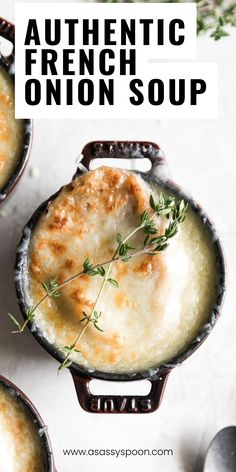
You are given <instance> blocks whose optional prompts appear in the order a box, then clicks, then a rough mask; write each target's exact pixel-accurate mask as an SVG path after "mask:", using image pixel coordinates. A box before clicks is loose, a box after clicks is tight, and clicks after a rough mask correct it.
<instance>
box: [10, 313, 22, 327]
mask: <svg viewBox="0 0 236 472" xmlns="http://www.w3.org/2000/svg"><path fill="white" fill-rule="evenodd" d="M8 316H9V317H10V318H11V320H12V321H13V323H15V325H16V326H17V328H19V331H20V330H21V325H20V323H19V322H18V321H17V319H16V318H15V317H14V316H13V315H12V314H11V313H8Z"/></svg>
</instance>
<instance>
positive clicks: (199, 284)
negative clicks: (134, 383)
mask: <svg viewBox="0 0 236 472" xmlns="http://www.w3.org/2000/svg"><path fill="white" fill-rule="evenodd" d="M160 190H161V189H158V188H157V187H155V188H153V189H151V188H150V187H149V186H148V185H147V184H146V182H145V181H144V180H143V179H142V178H141V177H138V176H137V175H135V174H133V173H132V172H128V171H125V170H118V169H111V168H108V167H101V168H99V169H97V170H94V171H90V172H88V173H86V174H84V175H83V176H81V177H79V178H76V179H75V180H74V181H73V182H72V183H70V184H69V185H67V186H65V187H64V188H63V189H62V190H61V191H60V193H59V195H58V196H57V197H56V198H55V200H53V201H52V202H51V203H50V204H49V205H48V208H47V211H46V212H45V213H44V214H43V215H42V216H41V217H40V219H39V221H38V223H37V225H36V227H35V228H34V231H33V234H32V237H31V242H30V256H29V279H30V294H31V298H32V302H33V303H35V302H36V301H38V300H40V298H41V297H42V296H43V295H44V293H45V292H44V290H43V288H42V285H41V282H42V281H43V282H46V281H48V280H49V279H50V278H53V277H57V280H58V282H59V283H60V282H62V281H63V280H65V279H67V278H68V277H70V276H71V275H73V274H75V273H77V272H79V271H80V270H81V269H82V265H83V262H84V260H85V259H86V257H88V256H90V257H91V258H92V261H93V263H94V264H97V263H101V262H103V261H106V260H107V259H109V258H110V257H111V256H112V254H113V253H114V251H115V249H116V247H117V242H116V235H117V232H119V233H121V235H122V237H123V239H124V237H126V236H127V235H128V234H129V233H130V232H131V231H132V230H133V229H134V228H136V227H137V226H138V225H139V223H140V215H141V213H142V212H143V211H144V210H147V209H148V210H150V211H151V209H150V207H149V197H150V193H153V194H154V196H155V194H158V193H159V191H160ZM156 198H157V195H156ZM165 222H166V220H165ZM157 224H158V227H159V229H160V233H161V234H162V233H163V229H164V226H165V224H166V223H164V220H163V219H159V221H157ZM144 237H145V234H144V233H143V231H142V230H141V231H139V232H138V233H136V235H135V236H134V237H133V238H132V239H131V240H130V241H129V242H130V243H131V245H132V246H134V247H135V248H137V249H139V248H140V247H142V244H143V240H144ZM110 276H111V277H112V278H114V279H116V280H117V282H118V284H119V287H118V288H114V287H113V286H111V285H110V284H106V286H105V289H104V291H103V295H102V297H101V299H100V301H99V303H98V306H97V311H98V312H100V311H101V312H102V315H101V318H100V320H99V326H100V327H101V328H102V329H103V331H104V332H99V331H98V330H96V329H95V328H94V326H93V325H92V324H91V323H90V324H89V325H88V328H87V330H86V331H85V333H84V335H83V337H82V338H81V340H80V342H79V344H78V346H77V348H78V349H79V350H80V353H79V352H78V353H74V354H73V359H74V360H75V361H77V362H78V363H80V364H83V365H85V366H86V367H88V368H91V369H99V370H102V371H104V372H105V371H107V372H135V371H140V370H142V369H146V368H150V367H152V366H154V365H157V364H159V363H162V362H163V361H167V360H169V359H171V358H172V357H173V356H174V355H176V354H177V353H178V352H180V351H181V350H183V348H184V347H186V345H188V344H189V342H190V341H191V340H192V339H193V338H194V336H195V335H196V334H197V333H198V332H199V330H200V328H201V327H202V326H203V324H204V323H205V322H206V320H207V319H208V318H209V315H210V310H211V308H212V304H213V301H214V296H215V284H216V280H215V258H214V255H213V251H212V244H211V241H210V239H209V235H208V233H207V232H206V229H205V228H204V225H203V224H202V223H201V222H199V219H198V217H197V216H196V215H195V214H193V212H192V211H191V210H190V211H189V212H188V216H187V219H186V221H185V222H184V223H183V224H182V225H180V228H179V232H178V234H177V235H176V236H175V237H174V238H172V239H171V241H170V246H169V247H168V248H167V250H166V251H164V252H162V253H159V254H158V255H155V256H148V255H141V256H139V257H137V258H133V259H131V260H129V261H128V262H120V261H118V262H115V263H114V264H113V266H112V270H111V275H110ZM102 280H103V279H102V278H101V277H100V276H93V277H91V276H88V275H82V276H81V277H80V278H78V279H76V280H74V281H73V282H71V283H70V284H68V285H67V286H65V287H64V288H63V289H62V294H61V296H60V297H59V298H53V299H52V298H50V299H49V298H48V299H47V300H46V301H45V302H43V304H42V305H41V306H40V307H39V309H38V310H37V312H36V325H37V326H38V328H39V329H40V330H41V332H42V333H43V335H44V337H46V338H47V340H48V341H49V342H50V343H51V344H52V345H54V346H56V347H59V348H61V347H63V346H65V345H66V346H68V345H70V344H72V343H73V342H74V340H75V338H76V336H77V335H78V333H79V332H80V330H81V328H82V327H83V323H81V321H80V320H81V319H82V318H83V311H85V312H86V313H90V311H91V309H92V307H93V304H94V302H95V300H96V296H97V294H98V291H99V288H100V286H101V283H102Z"/></svg>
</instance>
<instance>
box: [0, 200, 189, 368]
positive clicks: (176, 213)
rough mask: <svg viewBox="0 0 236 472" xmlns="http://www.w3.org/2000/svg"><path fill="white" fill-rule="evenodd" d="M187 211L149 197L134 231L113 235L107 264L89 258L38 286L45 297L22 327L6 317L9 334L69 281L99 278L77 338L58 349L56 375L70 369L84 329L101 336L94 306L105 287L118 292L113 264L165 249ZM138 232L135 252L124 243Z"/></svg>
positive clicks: (98, 313) (30, 310) (185, 206)
mask: <svg viewBox="0 0 236 472" xmlns="http://www.w3.org/2000/svg"><path fill="white" fill-rule="evenodd" d="M187 209H188V204H187V203H185V201H184V200H181V201H179V202H176V201H175V198H174V197H173V196H165V195H164V194H163V193H160V195H159V198H158V201H155V199H154V197H153V196H152V195H151V196H150V209H149V210H145V211H144V212H143V213H142V214H141V215H140V223H139V225H138V226H137V227H136V228H135V229H134V230H132V231H131V232H130V233H129V234H128V235H127V236H126V237H125V238H124V239H123V238H122V235H121V234H120V233H117V235H116V242H117V246H116V249H115V251H114V253H113V255H112V257H111V258H110V259H109V260H106V261H104V262H102V263H98V264H93V262H92V259H91V257H87V258H86V259H85V261H84V263H83V270H81V271H80V272H77V273H76V274H74V275H72V276H71V277H69V278H68V279H66V280H64V281H63V282H62V283H61V284H59V283H58V281H57V278H56V277H54V278H52V279H50V280H49V281H48V282H41V285H42V287H43V289H44V291H45V294H44V296H43V297H42V298H41V299H40V300H39V301H38V302H37V303H36V304H35V305H32V306H31V307H29V308H28V310H27V312H26V319H25V321H24V323H23V324H22V325H20V323H19V322H18V320H17V319H16V318H15V316H13V315H12V314H11V313H8V315H9V317H10V318H11V320H12V321H13V322H14V324H15V325H16V326H17V328H18V330H17V331H13V333H21V332H23V331H24V329H25V327H26V326H27V324H28V323H29V322H33V321H34V320H35V315H36V310H37V308H38V307H39V306H40V305H41V304H42V303H43V302H44V301H45V300H46V299H47V298H48V297H49V298H58V297H60V295H61V289H62V288H63V287H65V286H66V285H68V284H69V283H71V282H72V281H73V280H75V279H77V278H79V277H80V276H81V275H83V274H86V275H88V276H90V277H93V276H100V277H102V279H103V280H102V284H101V286H100V289H99V292H98V295H97V297H96V300H95V302H94V304H93V307H92V309H91V311H90V312H89V313H86V312H85V311H83V318H82V319H81V320H80V322H81V323H83V327H82V329H81V330H80V331H79V333H78V335H77V337H76V338H75V340H74V342H73V343H72V344H71V345H70V346H63V347H62V348H60V351H61V352H62V353H63V354H65V357H64V360H63V362H62V363H61V365H60V367H59V371H61V370H62V369H63V368H64V367H70V365H71V364H72V360H71V355H72V354H73V353H74V352H80V350H79V349H78V348H77V345H78V344H79V341H80V340H81V338H82V336H83V334H84V333H85V331H86V329H87V327H88V325H90V324H92V325H93V327H94V328H95V329H97V330H98V331H100V332H103V330H102V328H101V327H100V325H99V321H100V318H101V317H102V312H101V311H98V309H97V306H98V303H99V301H100V299H101V297H102V294H103V291H104V288H105V286H106V284H107V283H109V284H110V285H111V286H113V287H114V288H118V282H117V281H116V280H115V279H113V278H111V277H110V273H111V269H112V266H113V264H114V263H115V262H117V261H122V262H127V261H129V260H130V259H132V258H135V257H138V256H140V255H144V254H145V255H152V256H153V255H156V254H157V253H159V252H161V251H164V250H165V249H166V248H167V247H168V245H169V240H170V239H171V238H173V237H174V236H175V235H176V234H177V232H178V226H179V224H181V223H183V221H184V220H185V218H186V214H187ZM160 217H165V218H166V219H167V220H168V224H167V226H166V228H165V231H164V233H163V234H161V235H158V228H157V223H158V218H160ZM140 230H142V231H143V233H144V235H145V238H144V240H143V245H142V247H141V249H139V250H136V248H135V247H133V246H131V245H130V244H128V241H129V240H130V239H131V238H133V237H134V235H135V234H136V233H137V232H139V231H140ZM105 266H108V267H107V269H105Z"/></svg>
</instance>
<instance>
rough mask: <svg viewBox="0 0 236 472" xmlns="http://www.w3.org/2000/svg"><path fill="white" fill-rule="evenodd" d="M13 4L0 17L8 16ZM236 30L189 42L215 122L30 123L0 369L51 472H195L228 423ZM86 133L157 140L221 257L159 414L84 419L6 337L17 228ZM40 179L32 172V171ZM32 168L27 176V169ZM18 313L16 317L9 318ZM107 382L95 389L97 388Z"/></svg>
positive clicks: (5, 273)
mask: <svg viewBox="0 0 236 472" xmlns="http://www.w3.org/2000/svg"><path fill="white" fill-rule="evenodd" d="M13 4H14V2H13V1H12V0H4V1H2V2H1V15H2V16H4V17H6V18H8V19H9V20H13V19H14V9H13ZM235 42H236V31H235V32H234V33H233V34H232V35H231V37H230V38H225V39H222V40H221V41H220V42H218V43H215V42H213V41H212V40H210V39H208V38H204V39H200V40H199V44H198V46H199V59H200V60H202V61H218V62H219V66H220V118H219V119H218V120H209V121H204V120H202V121H194V120H191V121H187V120H182V121H181V120H180V121H176V120H175V121H174V120H168V121H167V120H166V121H159V120H152V121H150V120H146V121H135V120H133V121H126V120H123V121H119V120H113V121H105V120H102V119H101V120H94V121H93V120H91V121H83V120H71V121H70V120H67V121H62V120H55V121H53V120H49V121H35V123H34V139H33V147H32V152H31V157H30V162H29V165H28V167H27V170H26V172H25V174H24V177H23V178H22V180H21V182H20V183H19V185H18V187H17V189H16V191H15V193H14V195H13V196H12V197H11V199H10V200H9V201H8V202H7V204H6V205H5V206H4V208H1V210H0V211H1V217H0V316H1V325H0V326H1V333H0V372H1V374H3V375H5V376H6V377H8V378H9V379H10V380H12V381H13V382H15V383H16V384H17V385H18V386H19V387H20V388H21V389H22V390H23V391H24V392H25V393H26V394H27V395H28V396H29V397H30V398H31V400H32V401H33V403H34V404H35V406H36V407H37V408H38V410H39V411H40V413H41V415H42V417H43V419H44V421H45V422H46V424H47V425H48V427H49V433H50V437H51V440H52V444H53V449H54V453H55V460H56V465H57V469H58V472H77V471H78V472H79V471H82V472H95V471H96V472H97V471H99V472H100V471H104V472H106V471H110V470H112V471H113V472H120V470H121V468H122V470H123V471H124V472H126V471H129V470H137V471H141V470H145V472H156V471H160V472H196V471H197V472H198V471H200V470H201V467H200V464H201V460H200V457H201V456H202V455H203V454H204V453H205V451H206V448H207V446H208V443H209V441H210V440H211V439H212V436H213V435H214V434H215V433H216V432H217V431H218V430H219V429H220V428H222V427H224V426H227V425H231V424H236V365H235V358H236V343H235V337H236V334H235V333H236V317H235V302H236V300H235V282H236V280H235V278H236V250H235V236H236V235H235V233H236V225H235V202H236V186H235V182H236V163H235V131H236V106H235V96H236V93H235V92H236V62H235V59H236V58H235V54H236V53H235ZM94 139H139V140H141V139H144V140H152V141H156V142H158V143H159V144H160V145H161V147H162V148H163V150H164V151H165V153H166V156H167V158H168V162H169V166H170V169H171V173H172V175H173V176H174V178H175V180H176V181H177V182H178V183H179V184H182V186H184V187H185V188H186V189H188V190H189V191H191V193H192V194H193V195H194V197H195V198H196V199H197V200H199V201H200V202H201V203H202V204H203V206H204V207H205V208H206V209H207V211H208V213H209V215H210V216H211V218H212V219H213V220H214V222H215V224H216V227H217V228H218V230H219V232H220V234H221V237H222V240H223V243H224V247H225V252H226V256H227V259H228V287H227V296H226V299H225V304H224V308H223V313H222V318H221V319H220V320H219V321H218V323H217V326H216V327H215V329H214V330H213V332H212V333H211V335H210V337H209V338H208V339H207V341H206V342H205V343H204V345H203V346H202V347H201V348H200V349H199V350H198V351H197V352H196V353H195V354H194V355H193V356H192V357H191V358H190V359H189V360H188V361H186V362H185V363H184V364H183V365H182V366H181V367H179V368H177V369H175V370H174V371H173V372H172V373H171V375H170V377H169V380H168V383H167V387H166V391H165V395H164V398H163V402H162V405H161V408H160V410H159V411H157V412H155V413H153V414H151V415H141V416H139V415H116V416H113V415H108V416H104V415H100V416H95V415H90V414H88V413H85V412H84V411H82V409H81V408H80V407H79V405H78V402H77V398H76V394H75V390H74V386H73V384H72V378H71V376H70V373H69V372H65V371H64V372H63V373H62V375H60V377H59V380H58V379H57V367H58V363H57V362H56V361H55V360H54V359H53V358H52V357H50V356H49V355H48V354H47V353H46V351H44V350H43V349H42V348H41V347H40V346H39V345H38V343H37V342H36V341H35V339H34V338H33V336H32V335H31V334H30V333H29V332H28V331H27V332H25V333H24V334H22V335H11V334H10V330H11V329H12V325H11V323H10V321H9V320H8V318H7V312H8V311H11V312H13V313H14V312H15V313H18V314H19V311H18V309H17V306H16V302H15V292H14V285H13V280H12V267H13V264H14V258H15V246H16V242H17V241H18V240H19V237H20V231H21V228H22V226H23V224H24V223H25V222H26V221H27V220H28V218H29V216H30V215H31V214H32V212H33V210H34V209H35V208H36V207H37V206H38V204H39V203H40V202H41V201H43V200H44V199H45V198H47V197H48V196H49V195H51V194H52V193H53V192H54V191H56V190H57V189H58V187H60V185H62V184H64V183H66V182H68V181H69V180H70V178H71V176H72V174H73V173H74V171H75V167H76V165H75V158H76V156H77V155H78V154H79V153H80V152H81V149H82V147H83V146H84V144H85V143H87V142H88V141H90V140H94ZM35 168H36V169H38V170H39V172H40V175H39V176H38V177H37V178H36V177H32V176H31V173H32V169H34V171H35ZM34 173H35V172H34ZM19 318H20V319H21V315H20V314H19ZM105 389H107V385H105V386H104V384H102V387H100V391H102V390H105ZM73 447H76V448H83V447H84V448H117V449H119V448H137V449H139V448H150V449H152V448H172V449H173V450H174V456H173V457H163V458H162V457H149V458H148V457H146V458H144V457H143V458H142V457H139V458H134V457H133V458H127V459H115V458H108V457H104V458H102V457H98V458H96V457H84V458H78V457H77V458H75V457H73V458H68V457H63V454H62V449H63V448H73Z"/></svg>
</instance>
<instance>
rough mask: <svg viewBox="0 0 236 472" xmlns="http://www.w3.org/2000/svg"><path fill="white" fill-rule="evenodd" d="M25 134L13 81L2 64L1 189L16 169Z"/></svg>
mask: <svg viewBox="0 0 236 472" xmlns="http://www.w3.org/2000/svg"><path fill="white" fill-rule="evenodd" d="M23 135H24V129H23V121H22V120H16V119H15V110H14V85H13V82H12V81H11V79H10V77H9V75H8V74H7V72H6V71H5V69H4V68H3V67H2V66H0V190H1V189H3V187H4V185H5V184H6V183H7V181H8V180H9V178H10V177H11V175H12V173H13V172H14V170H15V167H16V164H17V162H18V160H19V157H20V153H21V150H22V145H23Z"/></svg>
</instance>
